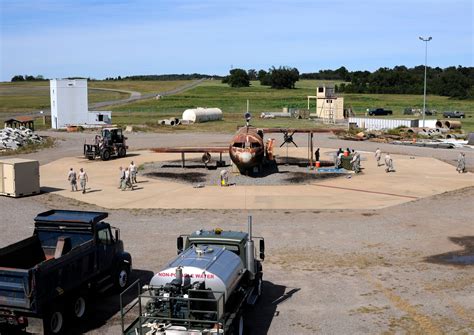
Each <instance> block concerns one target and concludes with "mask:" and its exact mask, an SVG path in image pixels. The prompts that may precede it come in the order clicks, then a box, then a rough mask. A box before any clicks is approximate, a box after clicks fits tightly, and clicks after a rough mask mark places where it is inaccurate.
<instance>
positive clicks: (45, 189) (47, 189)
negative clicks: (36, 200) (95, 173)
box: [41, 186, 70, 193]
mask: <svg viewBox="0 0 474 335" xmlns="http://www.w3.org/2000/svg"><path fill="white" fill-rule="evenodd" d="M69 189H70V188H69ZM64 190H65V189H64V188H57V187H49V186H41V193H54V192H59V191H64Z"/></svg>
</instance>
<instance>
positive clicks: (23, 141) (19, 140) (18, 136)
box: [0, 127, 43, 151]
mask: <svg viewBox="0 0 474 335" xmlns="http://www.w3.org/2000/svg"><path fill="white" fill-rule="evenodd" d="M42 142H43V139H42V138H41V137H40V136H39V135H37V134H35V133H34V132H33V131H32V130H31V129H28V128H25V127H20V128H8V127H7V128H4V129H0V151H5V150H8V149H9V150H16V149H18V148H20V147H23V146H25V145H28V144H31V143H42Z"/></svg>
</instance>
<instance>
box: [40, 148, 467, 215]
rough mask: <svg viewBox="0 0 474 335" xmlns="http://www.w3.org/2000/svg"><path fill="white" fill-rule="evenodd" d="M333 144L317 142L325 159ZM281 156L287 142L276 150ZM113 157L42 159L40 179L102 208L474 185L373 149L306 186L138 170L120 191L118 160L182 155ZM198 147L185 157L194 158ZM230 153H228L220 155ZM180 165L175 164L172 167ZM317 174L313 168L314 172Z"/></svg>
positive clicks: (238, 204) (311, 203)
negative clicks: (82, 187)
mask: <svg viewBox="0 0 474 335" xmlns="http://www.w3.org/2000/svg"><path fill="white" fill-rule="evenodd" d="M333 151H334V149H321V153H322V156H321V157H322V158H323V159H329V158H330V154H331V152H333ZM278 153H280V154H281V155H282V156H284V155H286V148H283V149H282V150H280V152H277V154H278ZM130 154H131V156H130V157H127V158H124V159H114V160H111V161H107V162H103V161H99V160H96V161H89V160H85V159H84V158H83V157H65V158H62V159H59V160H56V161H53V162H51V163H49V164H46V165H43V166H41V185H42V187H47V188H49V189H50V190H51V191H54V192H55V193H56V194H59V195H62V196H65V197H70V198H74V199H77V200H80V201H84V202H87V203H91V204H95V205H98V206H101V207H104V208H111V209H112V208H167V209H171V208H193V209H306V210H311V209H376V208H383V207H388V206H393V205H396V204H400V203H404V202H408V201H413V200H416V199H419V198H422V197H427V196H431V195H434V194H439V193H443V192H446V191H452V190H455V189H459V188H463V187H467V186H474V178H473V175H472V174H471V173H465V174H458V173H457V172H456V171H455V168H454V167H453V166H451V165H449V164H446V163H444V162H441V161H439V160H436V159H433V158H429V157H416V158H413V157H409V156H401V155H392V158H393V161H394V166H395V169H396V172H394V173H386V172H385V169H384V167H383V166H380V167H377V164H376V162H375V159H374V157H373V153H362V154H361V156H362V168H363V173H362V174H359V175H352V177H351V178H350V179H349V178H337V179H331V180H324V181H321V182H311V183H310V184H305V185H281V186H273V185H272V186H270V185H267V186H239V185H236V186H231V187H225V188H224V187H220V186H218V185H216V186H206V187H204V188H193V186H192V185H190V184H184V183H178V182H173V181H165V180H161V179H160V180H157V179H150V178H145V177H144V176H141V175H140V174H138V177H137V179H138V181H139V184H138V189H136V190H134V191H121V190H119V189H118V184H119V166H123V167H126V166H128V165H129V164H130V161H132V160H133V161H134V162H135V164H136V165H140V164H143V163H146V162H153V161H155V162H156V161H169V160H179V159H180V155H179V154H156V153H152V152H149V151H137V152H131V153H130ZM289 155H290V156H293V157H307V149H306V148H289ZM200 156H201V155H200V154H187V155H186V157H187V158H189V159H191V158H199V157H200ZM225 158H226V159H228V157H225ZM70 167H73V168H74V169H75V170H76V171H78V170H79V168H81V167H82V168H84V169H85V171H86V172H87V174H88V176H89V183H88V185H87V188H88V190H87V193H86V194H81V192H71V191H70V189H69V183H68V181H67V172H68V170H69V168H70ZM177 169H180V168H177ZM314 173H316V172H314Z"/></svg>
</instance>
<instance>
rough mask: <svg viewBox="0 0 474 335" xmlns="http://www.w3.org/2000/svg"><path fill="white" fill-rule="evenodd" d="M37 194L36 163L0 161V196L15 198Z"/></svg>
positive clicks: (37, 167) (38, 177)
mask: <svg viewBox="0 0 474 335" xmlns="http://www.w3.org/2000/svg"><path fill="white" fill-rule="evenodd" d="M39 193H40V176H39V162H38V161H35V160H30V159H22V158H9V159H2V160H0V195H6V196H10V197H15V198H16V197H22V196H26V195H32V194H39Z"/></svg>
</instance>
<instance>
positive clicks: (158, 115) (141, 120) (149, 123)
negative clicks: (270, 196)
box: [0, 80, 474, 132]
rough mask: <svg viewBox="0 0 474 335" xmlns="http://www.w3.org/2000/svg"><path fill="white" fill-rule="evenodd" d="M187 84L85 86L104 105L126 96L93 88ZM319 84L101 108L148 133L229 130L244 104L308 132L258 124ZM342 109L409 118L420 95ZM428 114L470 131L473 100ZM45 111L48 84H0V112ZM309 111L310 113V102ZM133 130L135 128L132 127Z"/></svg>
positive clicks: (210, 86)
mask: <svg viewBox="0 0 474 335" xmlns="http://www.w3.org/2000/svg"><path fill="white" fill-rule="evenodd" d="M189 82H191V81H188V80H182V81H91V82H89V88H90V90H89V101H90V102H96V101H106V100H113V99H122V98H124V97H127V94H124V93H119V92H111V91H98V90H93V88H110V89H118V90H132V91H139V92H141V93H150V92H163V91H167V90H171V89H173V88H176V87H179V86H183V85H185V84H188V83H189ZM323 83H326V84H329V83H330V84H337V83H339V82H335V81H317V80H301V81H299V82H297V83H296V89H292V90H289V89H286V90H274V89H271V88H269V87H266V86H261V85H260V84H259V82H252V85H251V87H248V88H230V87H229V86H228V85H226V84H222V83H221V82H220V80H207V81H205V82H203V83H202V84H201V85H199V86H198V87H195V88H193V89H191V90H188V91H186V92H183V93H181V94H177V95H173V96H167V97H164V98H163V99H161V100H156V99H149V100H143V101H138V102H135V103H131V104H127V105H121V106H115V107H112V108H111V107H106V108H104V109H106V110H110V109H111V110H112V111H113V112H114V113H113V122H114V123H116V124H119V125H126V124H132V125H136V126H137V129H143V130H151V131H163V132H174V131H219V132H231V131H234V130H235V129H236V127H237V125H241V124H242V123H243V118H242V116H243V113H244V112H245V110H246V106H247V99H248V100H249V101H250V111H251V112H252V113H253V116H254V118H253V121H252V124H253V125H255V126H258V127H308V126H314V121H310V120H294V119H273V120H268V119H266V120H261V119H259V117H258V116H259V115H260V113H261V112H272V111H273V112H278V111H281V110H282V108H283V107H295V108H306V107H307V99H306V97H307V96H308V95H316V87H317V86H318V85H321V84H323ZM343 96H344V99H345V100H344V103H345V107H352V109H353V110H354V111H355V113H356V115H358V116H363V115H364V114H365V111H366V109H367V108H376V107H384V108H389V109H391V110H393V112H394V115H393V116H391V117H392V118H410V116H406V115H403V109H404V108H406V107H415V108H421V107H422V104H423V96H422V94H420V95H400V94H343ZM427 106H428V108H429V109H436V110H437V111H438V115H437V116H434V117H431V118H436V117H438V118H442V112H443V111H446V110H460V111H464V112H466V116H467V118H466V119H464V120H462V122H463V128H464V130H466V131H474V100H472V99H471V100H455V99H449V98H447V97H440V96H432V95H428V96H427ZM48 107H49V84H48V82H24V83H0V113H4V114H5V113H17V112H28V111H32V110H38V109H42V108H48ZM195 107H218V108H221V109H222V111H223V112H224V120H223V121H219V122H209V123H202V124H195V125H189V126H179V127H157V126H156V122H157V121H158V120H159V119H163V118H167V117H181V115H182V112H183V111H184V110H185V109H187V108H195ZM310 108H311V109H312V110H314V108H315V102H314V100H313V101H312V104H311V105H310ZM138 126H141V127H140V128H138Z"/></svg>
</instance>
